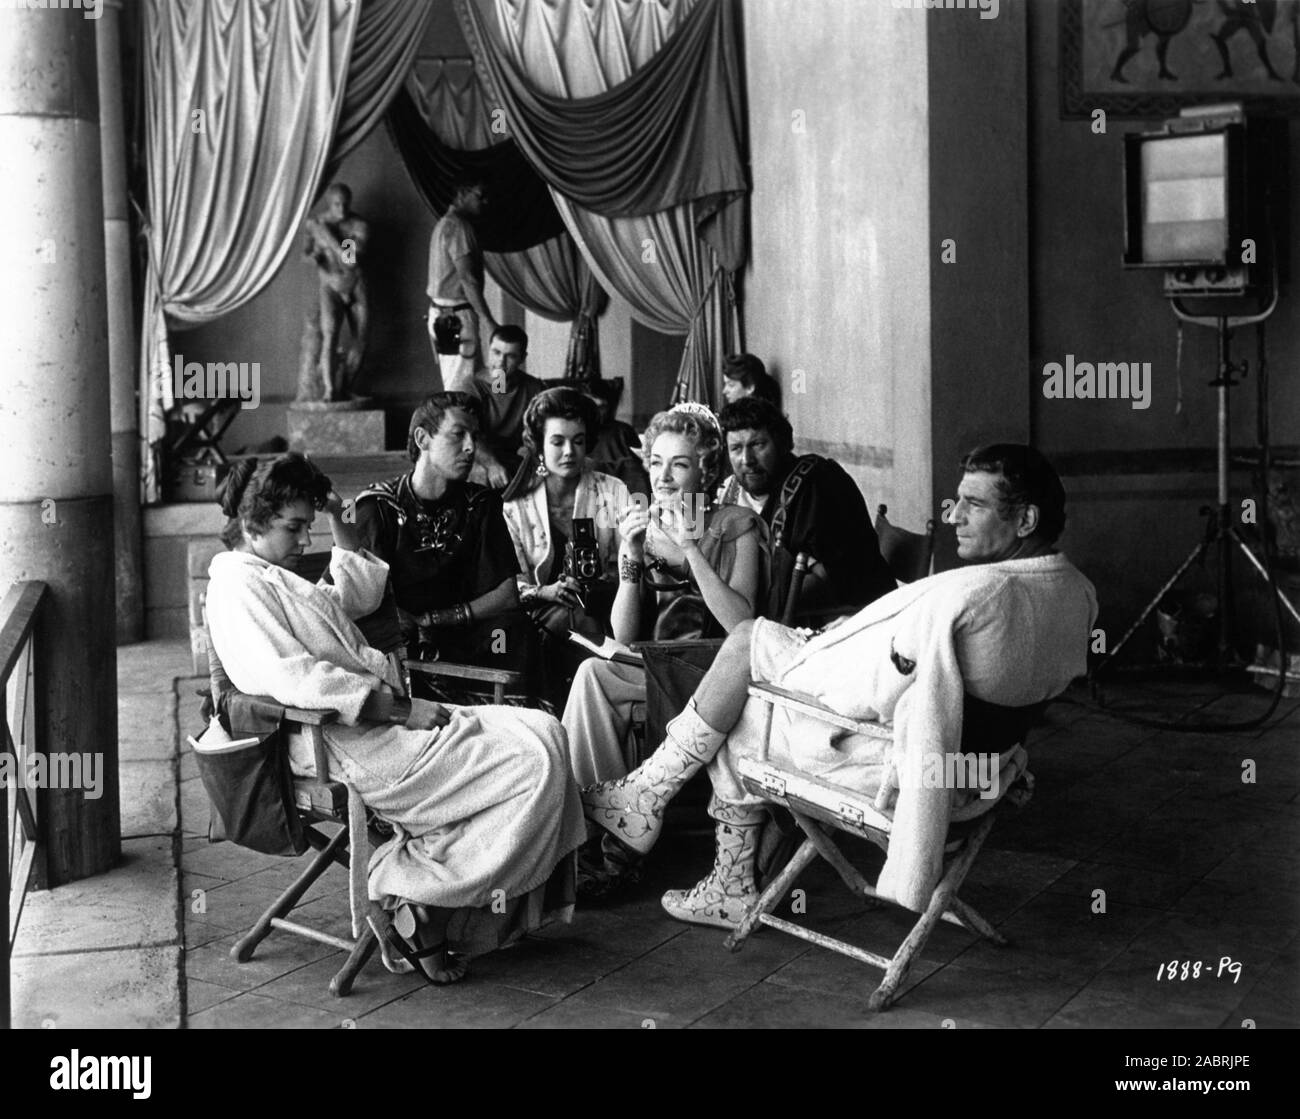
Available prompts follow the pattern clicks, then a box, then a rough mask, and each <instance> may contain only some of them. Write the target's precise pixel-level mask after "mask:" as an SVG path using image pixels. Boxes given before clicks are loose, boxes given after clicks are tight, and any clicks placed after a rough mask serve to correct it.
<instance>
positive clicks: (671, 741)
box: [582, 700, 727, 855]
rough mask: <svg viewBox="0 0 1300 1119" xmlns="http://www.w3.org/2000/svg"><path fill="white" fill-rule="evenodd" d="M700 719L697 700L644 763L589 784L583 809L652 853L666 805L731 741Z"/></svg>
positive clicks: (634, 845) (632, 844)
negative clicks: (619, 776)
mask: <svg viewBox="0 0 1300 1119" xmlns="http://www.w3.org/2000/svg"><path fill="white" fill-rule="evenodd" d="M726 737H727V736H726V735H725V734H724V733H723V732H722V731H717V730H714V729H713V728H712V727H711V726H709V724H708V723H706V722H705V721H704V720H703V719H702V718H700V715H699V712H697V711H696V710H695V701H694V700H691V702H690V704H689V705H687V707H686V710H685V711H683V712H682V713H681V714H680V715H678V716H677V717H676V718H675V719H673V720H672V722H670V723H669V724H668V727H667V737H666V738H664V740H663V742H662V743H661V744H660V746H659V749H657V750H656V751H655V752H654V753H653V754H651V755H650V756H649V757H648V758H646V760H645V761H644V762H642V763H641V765H640V766H639V767H638V768H636V769H634V770H633V771H632V772H631V773H629V774H628V775H627V776H626V777H624V778H622V779H621V780H619V781H605V782H602V783H601V784H599V785H588V786H587V787H586V788H585V789H583V790H582V810H583V811H584V812H585V813H586V814H587V819H589V820H591V821H592V822H593V823H596V824H599V825H600V826H601V827H602V828H604V829H605V830H606V831H608V832H610V833H612V834H613V835H615V836H617V837H618V838H619V839H621V840H622V841H623V842H624V843H626V844H627V845H628V846H629V847H631V848H632V850H633V851H636V852H637V853H639V854H642V855H644V854H646V853H647V852H648V851H649V850H650V848H652V847H653V846H654V845H655V842H656V841H657V840H658V838H659V832H660V829H661V828H662V827H663V822H664V809H665V808H666V807H667V805H668V802H669V801H670V800H672V799H673V797H674V796H676V795H677V790H678V789H680V788H681V787H682V786H683V785H684V784H686V782H687V781H689V780H690V779H691V778H692V777H693V776H695V774H696V773H698V772H699V770H700V769H701V767H703V766H705V765H707V764H708V763H709V762H710V761H712V760H713V755H714V754H716V753H717V752H718V749H719V747H721V745H722V743H723V742H724V741H726Z"/></svg>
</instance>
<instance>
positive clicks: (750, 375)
mask: <svg viewBox="0 0 1300 1119" xmlns="http://www.w3.org/2000/svg"><path fill="white" fill-rule="evenodd" d="M746 396H757V397H758V398H759V399H760V400H766V401H768V402H769V403H770V404H772V405H773V406H774V407H775V408H777V409H778V410H779V409H780V407H781V386H780V385H778V384H777V383H776V378H774V377H773V376H772V375H771V374H770V373H768V371H767V366H765V365H764V364H763V363H762V362H761V361H760V360H759V359H758V358H756V357H755V356H754V355H753V354H729V355H728V356H727V357H726V358H724V359H723V362H722V399H723V400H725V401H726V402H727V403H728V404H734V403H735V402H736V401H737V400H740V399H742V398H743V397H746Z"/></svg>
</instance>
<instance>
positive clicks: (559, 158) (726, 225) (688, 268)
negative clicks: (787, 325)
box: [456, 0, 747, 403]
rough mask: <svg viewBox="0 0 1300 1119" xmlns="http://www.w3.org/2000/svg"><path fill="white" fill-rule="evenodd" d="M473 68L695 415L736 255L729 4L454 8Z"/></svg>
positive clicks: (718, 0)
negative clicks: (678, 350)
mask: <svg viewBox="0 0 1300 1119" xmlns="http://www.w3.org/2000/svg"><path fill="white" fill-rule="evenodd" d="M456 3H457V13H458V15H459V16H460V18H461V22H462V26H463V28H464V30H465V34H466V38H467V39H468V41H469V42H470V45H471V49H472V50H473V51H474V55H475V61H476V63H478V64H479V65H480V67H481V68H482V70H483V71H484V75H485V80H486V84H487V85H488V87H489V90H490V93H491V96H492V97H493V99H494V100H495V101H496V102H497V105H496V107H497V108H501V109H502V110H504V113H505V118H504V119H505V120H506V121H507V122H508V124H509V127H510V129H511V135H512V136H514V137H515V138H516V140H517V142H518V143H519V144H520V147H521V149H523V151H524V152H525V154H526V155H527V156H528V157H529V159H530V161H531V162H533V163H534V165H535V166H537V167H538V169H539V171H540V172H541V174H542V176H543V178H545V179H546V181H547V182H548V184H550V186H551V188H552V194H553V196H554V197H555V202H556V207H557V209H558V210H559V212H560V215H561V216H562V218H563V219H564V222H565V225H566V226H567V227H568V229H569V232H570V233H571V234H572V235H573V238H574V240H575V241H576V242H577V244H578V246H579V248H580V249H581V250H582V252H583V255H584V257H585V258H586V260H587V263H588V264H589V265H590V266H591V268H592V271H593V272H595V274H596V276H597V278H598V279H599V280H600V282H601V283H602V284H603V285H604V286H605V287H607V288H609V289H610V290H612V291H617V292H618V293H619V294H620V295H622V296H623V298H624V299H626V300H627V301H628V303H629V304H630V305H631V307H632V312H633V315H634V316H635V317H636V318H637V319H638V320H640V321H641V322H643V323H645V324H646V325H647V326H650V327H652V328H653V329H656V330H659V331H661V332H664V333H669V334H678V335H681V334H685V335H686V339H687V341H686V349H685V352H684V354H683V359H682V367H681V372H680V374H679V379H678V385H677V388H676V390H675V392H674V399H676V400H681V399H689V400H698V401H702V402H705V403H710V402H711V400H712V398H713V391H712V390H713V389H714V388H715V387H717V386H715V384H714V381H715V379H716V377H717V376H718V374H717V372H716V371H717V370H718V369H719V368H720V365H721V358H722V356H723V355H724V354H725V353H727V352H729V351H731V350H734V349H736V348H738V347H739V332H740V323H739V316H738V313H737V309H736V304H735V296H734V288H733V285H732V275H731V273H732V270H734V269H736V268H738V267H740V266H741V264H742V263H743V261H744V257H745V246H744V241H743V196H744V192H745V191H746V190H747V183H746V179H745V173H744V164H743V159H742V157H741V154H740V127H741V126H740V110H739V96H740V93H739V80H738V63H737V59H736V53H737V51H738V44H737V40H736V30H735V26H734V19H733V17H734V11H733V9H732V6H731V5H732V0H679V2H677V3H672V4H668V5H666V6H665V5H661V4H658V3H653V4H647V3H643V2H641V0H607V2H605V3H601V4H596V5H591V4H588V3H586V2H584V0H495V9H496V17H497V20H496V22H497V25H498V31H499V34H494V33H493V32H492V31H491V29H490V28H489V26H488V24H487V22H486V21H485V20H484V19H483V17H482V15H481V13H480V12H479V11H478V9H477V7H476V5H475V2H474V0H456Z"/></svg>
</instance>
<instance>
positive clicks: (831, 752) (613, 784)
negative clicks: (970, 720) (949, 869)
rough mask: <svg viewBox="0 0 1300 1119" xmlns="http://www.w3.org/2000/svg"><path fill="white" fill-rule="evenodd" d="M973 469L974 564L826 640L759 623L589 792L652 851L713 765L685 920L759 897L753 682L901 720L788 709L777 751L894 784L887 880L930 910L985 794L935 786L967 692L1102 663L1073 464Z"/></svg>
mask: <svg viewBox="0 0 1300 1119" xmlns="http://www.w3.org/2000/svg"><path fill="white" fill-rule="evenodd" d="M962 467H963V470H964V474H963V477H962V479H961V483H960V485H959V486H958V489H957V501H956V504H955V505H954V506H953V508H952V509H951V511H950V512H949V513H948V514H947V515H946V516H945V520H946V522H947V523H948V524H951V525H952V526H953V527H954V528H955V529H956V532H957V554H958V556H959V558H960V559H962V560H963V561H964V562H965V564H966V566H964V567H960V568H957V569H955V570H953V571H945V572H943V573H941V574H938V575H933V576H930V577H929V578H926V579H921V580H918V581H917V582H915V583H911V584H908V585H906V586H904V587H900V588H899V589H898V590H896V591H893V592H891V593H889V594H887V595H884V596H883V597H881V598H879V599H877V600H876V601H875V602H873V603H871V604H870V605H869V606H867V607H865V608H864V609H863V610H861V611H859V612H858V613H857V614H855V615H853V616H852V617H850V618H846V619H842V620H841V621H839V622H836V623H833V624H832V625H831V626H829V627H828V628H827V629H825V630H822V631H820V632H818V633H809V632H808V631H806V630H792V629H788V628H786V627H785V626H781V625H778V624H776V623H774V622H771V621H769V620H767V619H763V618H760V619H758V620H757V621H754V622H745V623H744V624H743V625H742V626H741V627H740V628H738V629H737V630H735V631H734V632H733V633H732V634H731V635H730V637H728V639H727V642H726V644H725V645H724V646H723V648H722V650H721V652H720V653H719V655H718V658H717V660H716V661H715V662H714V664H713V667H712V668H711V669H710V670H709V672H708V674H707V675H706V676H705V678H704V679H703V680H702V681H701V682H700V686H699V688H697V689H696V692H695V696H694V698H693V699H692V700H691V702H690V704H688V706H687V707H686V709H685V710H684V711H683V712H682V713H681V714H680V715H678V716H677V717H676V718H675V719H673V720H672V722H670V723H669V724H668V728H667V737H666V738H665V740H664V742H663V744H662V745H661V746H660V747H659V748H658V749H657V750H656V751H655V753H654V754H653V755H652V756H651V757H649V758H648V759H647V760H646V761H645V763H644V764H642V765H641V767H640V768H639V769H637V770H635V771H634V772H632V773H631V774H629V775H628V776H627V777H625V778H623V779H622V780H620V781H610V782H605V783H603V784H600V785H592V786H589V787H588V788H587V789H585V790H584V791H583V794H582V800H583V808H584V811H585V812H586V814H587V817H588V819H590V820H592V821H593V822H595V823H597V824H599V825H600V826H601V827H603V828H605V829H607V830H608V831H610V832H611V833H612V834H613V835H615V836H617V837H618V838H619V839H620V840H622V842H624V843H626V844H627V845H628V846H629V847H631V848H633V849H634V850H636V851H639V852H646V851H648V850H650V848H651V847H653V846H654V843H655V841H656V840H657V839H658V836H659V831H660V828H661V826H662V821H663V810H664V807H665V806H666V805H667V803H668V801H669V800H671V799H672V797H673V795H674V794H675V793H676V792H677V790H678V789H679V788H681V786H682V785H683V784H684V783H685V782H686V781H687V780H688V779H689V778H690V777H691V776H692V775H693V774H694V773H695V772H697V771H698V770H699V769H700V768H701V767H702V766H708V773H709V777H710V779H711V780H712V783H713V797H712V799H711V801H710V804H709V814H710V815H711V816H713V817H714V819H715V820H716V821H717V851H716V858H715V861H714V866H713V869H712V870H711V871H710V872H709V873H708V874H707V875H706V876H705V877H704V878H703V879H702V880H701V881H700V882H698V883H697V884H696V885H695V886H694V887H693V888H692V889H690V890H670V891H668V893H666V894H665V895H664V897H663V906H664V908H665V909H666V910H667V911H668V913H669V914H671V915H672V916H673V917H676V918H678V919H680V920H683V921H690V922H693V923H695V924H705V925H717V926H719V927H722V928H735V926H736V925H737V924H739V922H740V920H741V918H742V917H743V916H744V913H745V910H746V909H747V908H748V906H749V905H750V904H751V903H752V902H753V901H754V900H755V899H756V898H757V897H758V890H757V887H756V884H755V880H754V859H755V854H756V852H757V849H758V841H759V833H760V830H761V826H762V824H763V823H764V822H765V820H766V817H767V809H766V806H765V802H764V801H763V800H762V798H761V797H757V796H754V795H753V794H752V793H750V792H749V791H748V790H746V788H745V787H744V785H743V784H742V782H741V779H740V774H739V772H738V765H739V762H740V760H741V759H742V758H745V757H755V756H757V755H758V753H759V750H760V747H761V745H762V736H763V733H764V724H765V722H766V717H765V712H766V710H767V705H766V704H765V703H763V702H762V701H759V700H756V699H750V698H749V697H748V688H749V684H750V682H751V681H755V682H766V683H771V684H774V685H777V686H779V687H781V688H784V689H788V690H790V691H794V692H801V693H804V694H805V695H808V696H811V697H812V698H814V699H815V700H817V701H819V702H820V703H821V704H823V705H824V706H826V707H828V708H830V709H832V710H834V711H836V712H838V713H839V714H841V715H844V716H847V717H849V718H852V719H857V720H863V721H873V722H879V723H882V724H886V725H887V726H889V727H890V729H891V730H892V732H893V733H892V741H888V740H886V741H882V740H881V739H877V738H874V737H872V738H869V737H867V736H865V735H857V734H854V735H849V734H847V733H846V732H842V731H838V730H836V729H835V728H834V727H832V726H830V725H829V724H827V723H823V722H820V721H818V720H817V719H815V718H811V717H808V716H801V715H794V714H792V713H790V712H787V711H784V710H778V711H777V712H776V713H775V717H774V718H773V721H772V728H771V734H770V739H769V743H768V754H767V758H768V760H769V761H771V762H772V763H774V764H775V765H778V766H783V767H786V768H795V769H799V770H802V771H804V772H805V773H807V774H810V775H812V776H814V777H817V778H820V779H823V780H827V781H831V782H833V783H834V784H836V785H842V786H845V787H847V788H850V789H853V790H855V791H857V792H859V793H862V794H864V795H869V796H877V794H879V793H880V792H881V788H880V786H881V783H882V781H883V782H891V783H895V782H896V784H897V788H896V789H890V788H886V789H885V790H884V794H885V795H883V796H877V804H878V805H883V806H884V808H885V814H886V815H892V816H893V828H892V834H891V841H890V845H889V853H888V857H887V859H886V862H885V866H884V868H883V870H882V871H881V874H880V878H879V880H878V882H877V884H876V889H877V891H878V892H879V893H880V894H881V895H882V896H884V897H887V898H889V899H891V900H893V901H897V902H898V903H899V904H901V905H904V906H906V907H907V908H909V909H915V910H923V909H924V908H925V906H926V903H927V902H928V900H929V897H930V894H931V892H932V891H933V889H934V887H935V885H936V884H937V882H938V880H939V877H940V874H941V871H942V866H943V847H944V841H945V837H946V835H947V830H948V823H949V814H950V812H951V811H952V809H953V808H954V807H955V806H956V804H958V803H961V802H962V799H961V798H962V796H963V793H964V799H965V800H970V799H973V798H975V797H978V796H979V795H980V792H981V790H980V789H968V790H963V791H959V790H956V789H953V788H952V787H951V782H947V783H945V782H943V781H938V782H936V781H934V780H926V779H925V778H926V776H927V773H930V774H932V773H933V772H934V771H935V769H936V765H935V763H936V762H937V763H938V766H937V768H938V770H939V771H940V772H945V771H946V772H948V773H951V772H952V770H953V767H952V765H951V764H950V762H951V760H952V756H953V755H956V754H957V753H958V752H959V751H960V750H961V745H962V710H963V700H964V697H965V696H966V695H969V696H973V697H974V698H975V699H978V700H982V701H985V702H986V703H990V704H996V705H999V706H1002V707H1008V708H1023V707H1029V706H1032V705H1036V704H1040V703H1043V702H1044V701H1046V700H1048V699H1051V698H1052V697H1054V696H1056V695H1059V694H1060V693H1061V692H1062V691H1064V690H1065V688H1066V687H1067V686H1068V685H1069V683H1070V681H1071V680H1072V679H1074V678H1075V677H1076V676H1079V675H1081V674H1083V673H1084V672H1085V671H1086V668H1087V648H1088V640H1089V637H1090V634H1091V630H1092V625H1093V622H1094V621H1095V619H1096V615H1097V600H1096V594H1095V592H1094V589H1093V586H1092V584H1091V583H1090V582H1089V581H1088V580H1087V579H1086V578H1085V577H1084V576H1083V575H1082V574H1081V573H1080V572H1079V570H1078V569H1077V568H1075V567H1074V566H1073V565H1072V564H1071V563H1070V562H1069V560H1067V559H1066V558H1065V557H1064V556H1063V555H1061V554H1060V553H1058V552H1057V551H1056V549H1055V547H1054V545H1055V543H1056V540H1057V539H1058V537H1059V536H1060V534H1061V532H1062V530H1063V529H1064V527H1065V491H1064V488H1063V487H1062V485H1061V480H1060V478H1059V477H1058V476H1057V474H1056V471H1055V470H1054V469H1053V468H1052V466H1051V464H1050V463H1048V462H1047V460H1046V459H1045V458H1044V457H1043V456H1042V455H1041V454H1039V453H1038V452H1037V451H1036V450H1034V449H1033V448H1032V447H1026V446H1022V445H1020V444H994V445H991V446H987V447H982V448H979V449H978V450H975V451H972V452H971V454H969V455H967V456H966V458H965V459H964V460H963V462H962ZM895 775H896V776H895ZM992 778H993V779H996V772H995V771H994V772H993V773H992ZM936 786H938V787H936ZM984 791H985V792H987V790H984Z"/></svg>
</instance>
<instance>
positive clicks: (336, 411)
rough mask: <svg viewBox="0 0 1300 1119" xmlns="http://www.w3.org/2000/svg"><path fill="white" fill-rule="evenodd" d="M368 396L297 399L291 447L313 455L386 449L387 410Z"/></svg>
mask: <svg viewBox="0 0 1300 1119" xmlns="http://www.w3.org/2000/svg"><path fill="white" fill-rule="evenodd" d="M371 403H372V401H371V400H370V399H368V398H366V399H356V400H342V401H337V402H336V401H331V402H329V403H325V402H324V401H316V400H313V401H305V402H303V401H295V402H294V403H293V404H290V405H289V447H290V449H291V450H294V451H303V452H304V453H306V454H312V455H372V454H377V453H380V452H382V451H383V449H384V413H383V410H382V409H378V408H370V407H368V406H369V405H370V404H371Z"/></svg>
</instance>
